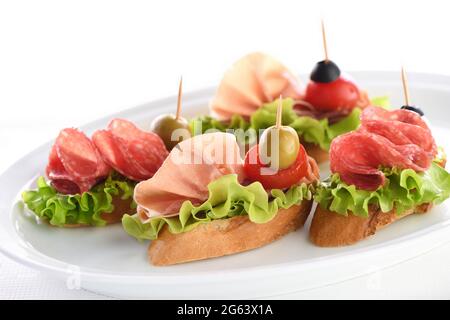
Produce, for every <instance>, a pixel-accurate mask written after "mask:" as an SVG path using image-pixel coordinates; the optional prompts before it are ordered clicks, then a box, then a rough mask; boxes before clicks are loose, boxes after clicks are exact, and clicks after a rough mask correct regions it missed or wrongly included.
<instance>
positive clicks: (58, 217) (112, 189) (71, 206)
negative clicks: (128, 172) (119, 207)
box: [22, 174, 136, 227]
mask: <svg viewBox="0 0 450 320" xmlns="http://www.w3.org/2000/svg"><path fill="white" fill-rule="evenodd" d="M134 186H135V183H134V182H132V181H129V180H127V179H125V178H123V177H121V176H119V175H118V174H112V175H110V176H109V177H108V178H107V179H106V180H105V181H104V182H102V183H100V184H98V185H96V186H95V187H93V188H92V190H90V191H89V192H84V193H83V194H76V195H64V194H60V193H58V191H56V189H55V188H53V187H52V186H51V185H49V184H48V183H47V182H46V180H45V178H44V177H39V179H38V180H37V190H29V191H25V192H23V193H22V200H23V202H24V203H25V204H26V206H27V207H28V208H29V209H30V210H31V211H33V212H34V213H35V214H36V215H37V216H38V217H39V218H42V219H46V220H48V221H49V223H50V224H51V225H54V226H59V227H63V226H64V225H65V224H87V225H92V226H104V225H106V221H105V220H104V219H102V218H101V214H102V213H111V212H112V211H113V210H114V206H113V204H112V199H113V197H114V196H120V197H121V199H123V200H127V199H129V198H132V197H133V191H134ZM135 207H136V206H135V204H134V202H133V203H132V205H131V207H130V212H132V211H135V210H134V209H135Z"/></svg>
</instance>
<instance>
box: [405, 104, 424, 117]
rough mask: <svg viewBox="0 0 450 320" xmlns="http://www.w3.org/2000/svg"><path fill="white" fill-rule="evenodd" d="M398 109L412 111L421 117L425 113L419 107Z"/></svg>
mask: <svg viewBox="0 0 450 320" xmlns="http://www.w3.org/2000/svg"><path fill="white" fill-rule="evenodd" d="M400 109H406V110H409V111H413V112H415V113H417V114H419V115H420V116H423V115H424V114H425V113H423V111H422V109H420V108H419V107H414V106H402V107H401V108H400Z"/></svg>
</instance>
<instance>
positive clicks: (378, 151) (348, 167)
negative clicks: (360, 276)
mask: <svg viewBox="0 0 450 320" xmlns="http://www.w3.org/2000/svg"><path fill="white" fill-rule="evenodd" d="M421 115H423V113H422V111H421V110H420V109H418V108H415V107H410V106H406V107H402V109H398V110H392V111H388V110H385V109H382V108H378V107H368V108H366V109H364V111H363V112H362V114H361V126H360V127H359V128H358V129H357V130H355V131H353V132H350V133H347V134H344V135H341V136H339V137H338V138H336V139H334V140H333V141H332V143H331V148H330V168H331V172H332V175H331V176H330V177H329V178H328V179H327V180H326V181H324V182H322V183H321V185H320V186H319V187H318V189H317V191H316V195H315V200H316V201H317V202H318V203H319V205H318V206H317V209H316V212H315V214H314V218H313V220H312V224H311V229H310V239H311V241H312V242H313V243H314V244H316V245H318V246H324V247H334V246H344V245H350V244H353V243H355V242H358V241H360V240H362V239H364V238H366V237H368V236H370V235H373V234H375V233H376V232H377V230H379V229H380V228H382V227H385V226H387V225H389V224H391V223H393V222H394V221H396V220H398V219H401V218H403V217H405V216H407V215H410V214H413V213H425V212H427V211H428V210H430V208H431V206H432V205H433V204H437V203H440V202H442V201H444V200H445V199H447V198H448V197H449V195H450V174H449V173H448V172H447V171H446V170H445V169H444V166H445V162H446V158H445V155H444V153H443V150H440V149H438V148H437V146H436V143H435V140H434V138H433V136H432V132H431V130H430V129H429V127H428V126H427V124H426V122H425V121H424V119H422V117H421Z"/></svg>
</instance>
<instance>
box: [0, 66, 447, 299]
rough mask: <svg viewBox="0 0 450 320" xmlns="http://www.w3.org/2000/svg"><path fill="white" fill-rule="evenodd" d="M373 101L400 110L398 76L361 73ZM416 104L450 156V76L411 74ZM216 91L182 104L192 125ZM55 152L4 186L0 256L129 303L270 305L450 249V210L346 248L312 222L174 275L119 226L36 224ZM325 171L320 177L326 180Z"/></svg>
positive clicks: (133, 114) (37, 156) (143, 109)
mask: <svg viewBox="0 0 450 320" xmlns="http://www.w3.org/2000/svg"><path fill="white" fill-rule="evenodd" d="M352 74H353V76H354V77H355V78H356V80H358V82H359V83H360V85H361V86H362V87H363V88H365V89H367V90H368V91H369V93H370V95H371V96H378V95H389V97H390V98H391V102H392V105H394V106H399V105H401V87H400V79H399V75H398V73H397V72H354V73H352ZM409 79H410V91H411V93H412V98H413V101H414V102H415V103H416V104H417V105H419V106H421V107H422V108H423V110H424V111H425V113H426V116H427V118H428V119H429V120H430V122H431V123H432V127H433V131H434V135H435V137H436V140H437V142H438V144H439V145H441V146H443V147H444V148H445V149H446V150H447V151H448V152H450V141H449V139H448V137H449V136H450V113H449V112H445V111H444V110H446V108H447V107H448V106H449V105H450V77H446V76H440V75H427V74H414V73H412V74H410V75H409ZM213 94H214V89H206V90H202V91H198V92H195V93H191V94H186V95H185V96H184V97H183V102H184V111H185V114H186V116H187V117H192V116H194V115H198V114H204V113H207V104H208V101H209V99H210V98H211V97H212V95H213ZM175 104H176V97H172V98H168V99H163V100H159V101H155V102H152V103H148V104H146V105H143V106H140V107H136V108H133V109H129V110H125V111H123V112H120V113H117V114H114V115H111V116H108V117H107V118H104V119H100V120H97V121H95V122H92V123H90V124H88V125H86V126H84V127H83V128H82V129H83V130H85V131H86V133H88V134H91V133H92V132H93V131H94V130H95V129H97V128H100V127H104V126H105V125H106V124H107V122H108V121H109V120H110V119H111V118H114V117H123V118H127V119H130V120H132V121H135V122H136V123H137V124H139V125H140V126H141V127H142V128H148V127H149V124H150V121H151V120H152V119H153V118H154V117H155V116H157V115H159V114H161V113H165V112H168V111H171V110H173V108H174V106H175ZM50 145H51V143H50V142H49V143H47V144H45V145H43V146H41V147H39V148H38V149H36V150H34V151H33V152H31V153H30V154H28V155H27V156H25V157H24V158H22V159H20V160H19V161H17V162H16V163H15V164H14V165H13V166H11V167H10V168H9V169H8V170H7V171H6V172H4V173H3V175H2V176H1V177H0V210H1V215H0V250H1V252H3V253H4V254H5V255H6V256H8V257H10V258H12V259H13V260H15V261H17V262H19V263H22V264H24V265H27V266H30V267H33V268H36V269H39V270H43V271H46V272H49V273H51V274H53V275H54V276H56V277H61V278H62V279H64V280H65V281H66V282H67V285H68V287H69V288H78V287H82V288H85V289H88V290H92V291H95V292H99V293H103V294H106V295H110V296H115V297H124V298H161V299H164V298H172V299H174V298H193V299H195V298H210V299H214V298H264V297H273V296H276V295H280V294H287V293H292V292H296V291H303V290H307V289H311V288H315V287H319V286H324V285H328V284H332V283H336V282H340V281H344V280H347V279H351V278H354V277H358V276H361V275H364V274H367V273H371V272H375V271H377V270H380V269H382V268H385V267H387V266H390V265H393V264H396V263H400V262H402V261H405V260H407V259H410V258H412V257H414V256H417V255H420V254H422V253H424V252H426V251H429V250H431V249H433V248H435V247H437V246H439V245H442V244H444V243H446V242H448V241H450V229H449V226H450V203H449V201H446V202H444V203H443V204H441V205H439V206H437V207H435V208H433V209H432V211H431V212H429V213H428V214H426V215H420V216H419V215H417V216H409V217H406V218H404V219H402V220H400V221H398V222H396V223H394V224H392V225H391V226H389V228H386V229H384V230H381V231H379V232H378V233H377V234H376V236H374V237H371V238H369V239H367V240H365V241H362V242H360V243H358V244H357V245H353V246H350V247H343V248H319V247H315V246H314V245H312V244H311V243H310V242H309V241H308V232H307V230H308V227H309V222H308V223H307V224H306V225H305V227H304V228H303V229H301V230H298V231H297V232H294V233H291V234H289V235H288V236H286V237H284V238H283V239H281V240H279V241H277V242H275V243H272V244H270V245H268V246H265V247H263V248H260V249H256V250H253V251H250V252H246V253H241V254H236V255H232V256H228V257H222V258H217V259H211V260H207V261H199V262H193V263H188V264H183V265H177V266H171V267H154V266H151V265H150V264H149V263H148V261H147V256H146V251H147V246H148V243H144V242H142V243H139V242H137V241H135V240H134V239H132V238H131V237H129V236H128V235H127V234H125V232H123V230H122V228H121V226H120V225H114V226H109V227H105V228H79V229H60V228H55V227H51V226H49V225H47V224H45V223H39V224H37V223H36V219H35V218H34V216H33V215H32V214H30V213H29V212H28V211H27V210H26V209H25V208H24V206H23V205H22V203H21V202H20V193H21V192H22V191H23V190H25V189H27V188H29V187H31V186H33V185H34V182H35V180H36V178H37V177H38V176H39V175H41V174H43V170H44V168H45V165H46V161H47V156H48V152H49V150H50ZM327 166H328V165H327V164H325V165H322V168H321V169H323V170H322V176H326V175H327V174H328V170H327Z"/></svg>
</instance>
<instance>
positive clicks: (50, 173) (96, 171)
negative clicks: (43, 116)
mask: <svg viewBox="0 0 450 320" xmlns="http://www.w3.org/2000/svg"><path fill="white" fill-rule="evenodd" d="M110 170H111V168H110V167H109V166H108V165H107V164H106V163H105V162H104V161H103V159H102V157H101V155H100V153H99V151H98V150H97V148H96V147H95V146H94V144H93V143H92V141H91V140H90V139H89V138H88V137H87V136H86V135H85V134H84V133H82V132H80V131H78V130H77V129H73V128H68V129H64V130H62V131H61V132H60V133H59V135H58V137H57V139H56V141H55V144H54V145H53V147H52V150H51V152H50V156H49V162H48V165H47V168H46V174H47V177H48V178H49V179H50V181H51V183H52V185H53V187H54V188H55V189H56V190H58V192H60V193H63V194H77V193H83V192H86V191H89V190H90V189H91V188H92V187H93V186H94V185H95V184H96V183H97V182H98V181H99V180H101V179H103V178H105V177H106V176H107V175H108V174H109V172H110Z"/></svg>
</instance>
